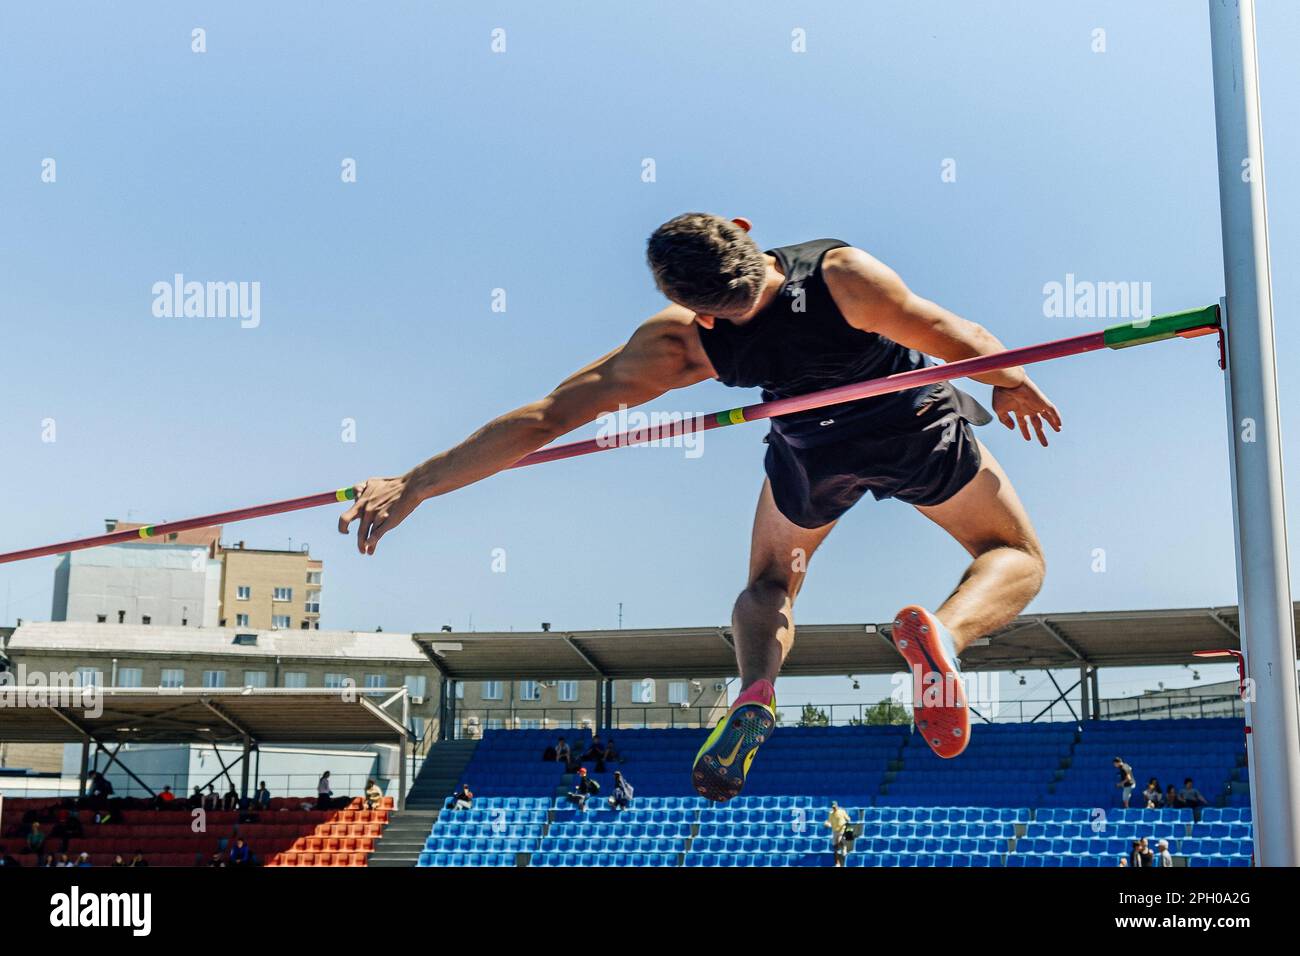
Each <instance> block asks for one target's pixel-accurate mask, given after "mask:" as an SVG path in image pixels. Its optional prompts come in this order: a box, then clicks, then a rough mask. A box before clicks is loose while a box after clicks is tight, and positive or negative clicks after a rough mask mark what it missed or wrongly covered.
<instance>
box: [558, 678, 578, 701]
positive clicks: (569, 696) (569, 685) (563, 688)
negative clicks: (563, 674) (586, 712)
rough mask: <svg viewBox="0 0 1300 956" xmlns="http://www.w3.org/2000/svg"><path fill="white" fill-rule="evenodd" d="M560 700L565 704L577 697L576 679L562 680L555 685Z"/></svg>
mask: <svg viewBox="0 0 1300 956" xmlns="http://www.w3.org/2000/svg"><path fill="white" fill-rule="evenodd" d="M556 690H557V692H558V695H559V698H560V700H562V701H563V702H564V703H566V704H571V703H573V702H574V701H575V700H577V699H578V682H577V681H576V680H562V681H560V682H559V683H558V684H557V685H556Z"/></svg>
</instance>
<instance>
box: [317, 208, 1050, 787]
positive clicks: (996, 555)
mask: <svg viewBox="0 0 1300 956" xmlns="http://www.w3.org/2000/svg"><path fill="white" fill-rule="evenodd" d="M749 229H750V223H749V222H748V221H746V220H744V219H734V220H730V221H728V220H726V219H722V218H720V217H718V216H712V215H706V214H703V213H687V214H685V215H682V216H678V217H677V218H675V219H672V220H670V221H669V222H667V223H665V224H664V225H662V226H660V227H659V228H658V229H656V230H655V232H654V234H653V235H652V236H651V237H650V242H649V249H648V259H649V264H650V268H651V270H652V271H653V272H654V276H655V281H656V283H657V284H658V286H659V289H660V291H662V292H663V293H664V295H665V296H667V297H668V299H670V300H671V302H672V304H671V305H669V306H668V307H667V308H665V309H664V310H662V311H661V312H659V313H658V314H656V315H654V316H651V317H650V318H649V319H648V320H646V321H645V322H644V323H643V324H642V325H641V327H640V328H638V329H637V330H636V331H635V332H634V333H633V334H632V337H631V338H630V339H628V341H627V343H626V344H625V345H623V346H621V347H619V348H617V349H615V350H614V351H612V352H610V353H609V354H608V355H605V356H604V357H602V358H599V359H597V360H596V361H594V362H592V363H591V364H590V365H587V366H586V367H585V368H582V369H580V370H579V371H577V372H575V373H574V374H573V375H571V376H569V377H568V378H567V379H565V380H564V381H563V382H561V383H560V384H559V385H558V386H557V387H556V388H555V389H554V390H553V391H552V392H551V393H550V394H549V395H547V396H546V397H545V398H543V399H541V400H540V401H537V402H533V403H531V404H528V405H525V406H523V407H522V408H517V409H515V410H514V411H512V412H507V413H506V414H504V415H502V416H501V417H499V418H497V419H495V420H493V421H491V422H489V423H488V424H487V425H485V426H483V427H482V428H480V429H479V430H478V431H477V432H475V433H474V434H473V435H471V436H470V437H469V438H467V439H465V440H464V441H463V442H461V443H460V444H459V445H456V446H455V447H454V448H451V449H449V450H447V451H445V452H443V453H441V454H439V455H435V456H434V457H433V458H430V459H429V460H428V461H426V462H425V463H424V464H422V465H419V466H417V467H416V468H413V469H412V470H411V471H409V472H408V473H407V474H405V475H402V476H401V477H397V478H371V479H369V480H368V481H366V482H364V483H362V484H360V485H358V486H357V492H358V493H357V498H356V500H355V501H354V502H353V504H352V507H350V508H349V509H348V510H347V511H346V512H345V513H344V514H343V515H342V516H341V517H340V518H339V531H340V532H342V533H343V534H347V533H348V531H349V528H350V526H351V524H352V522H353V521H358V522H359V525H358V528H357V548H358V550H359V551H360V552H361V553H362V554H374V553H375V547H376V545H378V543H379V540H380V539H381V538H382V537H383V536H384V535H385V534H387V533H388V532H389V531H391V530H392V529H393V528H395V527H397V525H398V524H399V523H400V522H401V521H403V520H404V519H405V518H406V516H407V515H409V514H410V513H411V512H412V511H413V510H415V508H416V506H417V505H419V504H420V503H421V502H422V501H424V500H426V499H428V498H433V497H436V496H438V495H444V494H446V493H447V492H449V491H455V490H456V489H457V488H461V487H463V486H465V485H468V484H471V483H473V482H476V481H479V480H481V479H483V478H486V477H488V476H489V475H493V474H495V473H496V472H498V471H501V470H502V469H504V468H506V467H508V466H509V465H511V464H513V463H514V462H516V461H518V460H519V459H520V458H522V457H523V456H524V455H526V454H528V453H530V452H532V451H535V450H537V449H538V448H541V447H542V446H543V445H546V444H548V443H550V442H551V441H552V440H554V439H556V438H559V437H560V436H561V435H564V434H566V433H568V432H570V431H572V430H573V429H575V428H577V427H579V426H580V425H583V424H585V423H587V422H590V421H592V420H594V419H596V418H597V417H599V416H600V415H601V414H603V413H606V412H610V411H614V410H616V409H618V408H619V406H629V407H630V406H635V405H640V404H642V403H644V402H648V401H650V400H651V399H654V398H658V397H659V396H660V395H662V394H664V393H665V392H667V391H670V390H671V389H675V388H685V387H686V386H688V385H694V384H695V383H696V382H700V381H703V380H704V379H707V378H716V379H718V380H720V381H721V382H723V383H724V384H726V385H735V386H739V387H742V388H753V387H760V388H762V389H763V398H764V400H771V399H775V398H784V397H786V396H790V395H801V394H805V393H807V392H813V391H818V390H820V389H825V388H830V387H832V386H835V385H844V384H846V383H848V382H857V381H862V380H864V379H871V378H878V377H880V376H883V375H892V374H894V373H896V372H905V371H908V370H910V369H915V368H921V367H924V366H926V365H928V364H929V362H928V360H927V359H926V358H925V356H927V355H932V356H936V357H938V358H941V359H943V360H944V361H949V362H951V361H955V360H958V359H965V358H971V357H973V356H977V355H987V354H989V353H991V352H998V351H1001V350H1002V344H1001V343H1000V342H999V341H998V340H997V339H996V338H994V337H993V336H992V335H991V334H990V333H989V332H987V331H986V330H985V329H983V328H982V327H981V326H979V325H976V324H975V323H974V322H969V321H967V320H965V319H962V318H960V317H958V316H956V315H954V314H953V313H951V312H949V311H948V310H946V309H944V308H941V307H940V306H938V305H936V304H935V303H933V302H929V301H927V300H925V299H923V298H921V297H920V296H918V295H916V294H914V293H912V292H911V291H910V290H909V289H908V288H907V286H905V285H904V284H903V282H902V280H901V279H900V278H899V277H898V275H897V274H895V273H894V272H893V271H892V270H891V269H890V268H889V267H888V266H886V265H884V264H883V263H881V262H879V261H877V260H876V259H874V258H872V257H871V256H870V255H868V254H867V253H865V252H863V251H862V250H861V249H855V248H853V247H852V246H849V245H847V244H846V243H843V242H839V241H837V240H833V239H818V240H814V241H812V242H804V243H800V244H798V245H793V246H784V247H781V248H778V249H770V250H768V251H767V252H763V251H762V250H760V249H759V248H758V246H757V245H756V244H755V243H754V241H753V239H751V238H750V236H749ZM975 378H976V380H977V381H979V382H982V383H984V384H986V385H991V386H993V403H992V404H993V408H994V411H995V412H996V413H997V415H998V418H999V419H1000V420H1001V421H1002V422H1003V424H1005V425H1006V426H1007V427H1008V428H1013V429H1014V428H1016V427H1019V429H1020V432H1021V434H1022V435H1023V436H1024V438H1025V440H1026V441H1028V440H1030V433H1031V430H1032V432H1033V433H1034V434H1036V435H1037V437H1038V440H1039V442H1041V443H1042V444H1043V445H1046V444H1047V438H1046V436H1045V433H1044V430H1043V422H1044V421H1046V422H1047V423H1048V424H1049V425H1050V426H1051V427H1052V428H1053V429H1055V430H1056V431H1060V427H1061V420H1060V416H1059V415H1058V414H1057V411H1056V409H1055V408H1054V407H1053V406H1052V403H1051V402H1049V401H1048V400H1047V398H1046V396H1044V395H1043V393H1042V392H1041V391H1039V389H1038V387H1037V386H1036V385H1034V383H1033V382H1032V381H1030V379H1029V376H1027V375H1026V374H1025V373H1024V371H1023V369H1020V368H1011V369H1004V370H1002V371H997V372H989V373H987V374H985V375H978V376H975ZM988 421H990V415H989V413H988V412H986V411H985V410H984V409H983V408H982V407H981V406H980V405H979V403H977V402H976V401H975V400H974V399H973V398H971V397H970V396H969V395H966V394H965V393H964V392H962V391H960V390H959V389H957V388H955V387H954V386H953V385H951V384H950V383H946V382H945V383H941V384H938V385H933V386H927V387H922V388H914V389H911V390H909V391H905V392H899V393H896V394H893V395H882V396H877V397H874V398H867V399H863V400H860V401H855V402H846V403H843V404H841V405H836V406H833V407H830V408H822V409H816V410H814V411H810V412H804V413H799V414H795V415H787V416H783V417H780V418H774V419H772V425H771V430H770V432H769V433H768V438H767V453H766V459H765V466H766V471H767V480H766V481H765V482H764V484H763V489H762V492H761V493H760V495H759V499H758V513H757V515H756V516H755V518H754V530H753V539H752V544H751V551H750V559H749V583H748V584H747V585H746V587H745V590H744V591H742V592H741V594H740V597H739V598H738V599H737V600H736V605H735V609H734V610H733V612H732V633H733V636H734V639H735V645H736V659H737V662H738V664H739V667H740V686H741V691H740V694H739V695H738V696H737V698H736V701H735V703H734V704H733V705H732V707H731V709H730V710H729V711H728V713H727V715H726V716H725V717H724V718H723V719H722V720H721V721H720V722H719V723H718V726H717V727H716V728H715V729H714V731H713V733H712V734H711V735H710V736H709V738H708V739H707V740H706V741H705V742H704V746H703V747H702V748H701V749H700V752H699V754H698V755H697V757H696V758H695V766H694V768H693V770H692V777H693V782H694V785H695V789H696V790H697V791H698V792H699V793H701V794H702V795H704V796H705V797H708V798H709V799H711V800H716V801H725V800H729V799H731V798H732V797H734V796H735V795H736V794H738V793H739V792H740V790H741V788H742V787H743V786H744V782H745V775H746V773H747V772H748V770H749V766H750V763H751V762H752V761H753V759H754V755H755V753H756V752H757V751H758V748H759V746H760V745H761V744H762V743H763V742H764V741H765V740H767V738H768V737H769V736H771V733H772V730H773V728H774V726H775V723H776V720H775V718H776V710H775V705H776V695H775V691H774V689H773V682H774V681H775V680H776V676H777V674H778V673H779V672H780V670H781V664H782V662H783V661H784V660H785V656H786V655H787V654H788V653H789V652H790V647H791V645H792V644H793V643H794V616H793V606H794V600H795V598H796V597H797V596H798V594H799V588H800V587H801V586H802V584H803V579H804V573H805V571H804V569H805V568H806V566H807V560H808V559H810V558H811V557H812V554H813V552H814V551H816V550H817V546H818V545H820V544H821V543H822V541H823V540H824V539H825V538H826V536H827V535H828V534H829V533H830V531H831V529H832V528H833V527H835V522H836V521H837V520H838V519H839V518H840V516H841V515H843V514H844V513H845V512H846V511H848V510H849V508H851V507H852V506H853V505H854V503H855V502H857V500H858V499H859V498H861V497H862V496H863V495H865V494H866V493H867V492H868V491H869V492H871V494H872V495H873V496H874V497H875V498H877V499H881V498H898V499H899V500H901V501H905V502H907V503H908V504H911V505H913V506H915V507H916V509H917V510H918V511H920V512H921V514H923V515H925V516H926V517H927V518H929V519H930V520H931V521H933V522H935V523H936V524H938V525H939V526H940V527H942V528H943V529H944V530H946V531H947V532H948V533H949V534H950V535H952V537H953V538H955V539H956V540H957V542H958V543H959V544H960V545H961V546H962V547H964V548H965V549H966V550H967V551H968V552H969V553H970V555H971V557H972V559H973V560H972V562H971V565H970V567H969V568H968V569H967V571H966V573H965V574H964V575H963V576H962V579H961V582H960V583H959V584H958V585H957V589H956V590H955V591H953V592H952V593H951V594H950V595H949V596H948V598H947V599H946V600H945V601H944V602H943V603H942V604H940V605H939V607H938V608H937V609H936V610H934V611H933V612H931V611H928V610H926V609H925V608H924V607H921V606H920V605H909V606H907V607H905V608H903V610H901V611H899V613H898V616H897V619H896V620H895V622H894V627H893V628H892V630H891V634H890V637H891V640H892V641H893V643H894V646H895V647H896V648H897V649H898V651H899V653H900V654H902V656H903V658H904V659H905V660H906V661H907V663H908V665H909V666H910V668H911V670H912V673H913V675H914V678H915V683H914V686H918V687H921V688H924V689H925V691H926V692H925V693H923V694H922V695H920V696H918V697H917V699H916V700H914V701H913V711H914V714H913V716H914V720H915V722H916V726H917V729H918V730H919V731H920V732H921V733H922V734H923V735H924V737H925V740H926V742H927V743H928V744H929V745H930V747H931V748H932V749H933V750H934V752H935V753H937V754H938V755H939V756H941V757H955V756H957V755H958V754H960V753H961V752H962V751H963V750H964V749H965V748H966V744H967V743H968V741H969V739H970V716H969V711H968V708H967V701H966V696H965V693H964V689H963V687H962V683H961V677H960V671H959V670H958V655H959V654H960V653H961V652H962V650H963V649H964V648H965V647H967V646H968V645H969V644H970V643H971V642H972V641H974V640H975V639H976V638H978V637H981V636H983V635H985V634H989V633H991V632H993V631H996V630H997V629H998V628H1000V627H1002V626H1003V625H1005V624H1007V623H1009V622H1010V621H1011V620H1013V619H1014V618H1015V617H1016V615H1018V614H1019V613H1020V612H1021V610H1023V609H1024V607H1025V605H1026V604H1028V603H1029V601H1030V599H1032V598H1033V596H1034V595H1035V594H1036V593H1037V592H1038V589H1039V586H1040V585H1041V584H1042V580H1043V570H1044V565H1043V555H1042V551H1041V549H1040V547H1039V544H1038V538H1037V536H1036V535H1035V534H1034V529H1033V527H1032V526H1031V525H1030V522H1029V517H1028V515H1027V514H1026V513H1025V509H1024V507H1023V506H1022V505H1021V503H1020V499H1019V498H1018V497H1017V496H1016V492H1015V490H1014V489H1013V488H1012V487H1011V482H1010V481H1009V480H1008V479H1007V476H1006V474H1005V473H1004V472H1003V470H1002V468H1001V467H1000V466H999V465H998V463H997V461H996V460H995V459H994V458H993V456H992V455H991V454H990V453H989V451H988V449H986V448H985V447H984V446H983V445H982V444H981V443H980V442H979V440H978V439H976V438H975V436H974V433H973V432H972V430H971V427H970V426H971V425H972V424H975V425H983V424H986V423H987V422H988Z"/></svg>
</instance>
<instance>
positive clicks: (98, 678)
mask: <svg viewBox="0 0 1300 956" xmlns="http://www.w3.org/2000/svg"><path fill="white" fill-rule="evenodd" d="M103 682H104V674H103V672H102V671H98V670H96V669H95V668H93V667H78V668H77V686H78V687H98V686H100V684H102V683H103Z"/></svg>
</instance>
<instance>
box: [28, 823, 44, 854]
mask: <svg viewBox="0 0 1300 956" xmlns="http://www.w3.org/2000/svg"><path fill="white" fill-rule="evenodd" d="M44 846H45V831H44V830H42V829H41V825H40V823H39V822H37V823H33V824H32V828H31V830H30V831H29V832H28V834H27V852H28V853H35V854H36V855H37V856H40V855H41V850H42V849H43V848H44Z"/></svg>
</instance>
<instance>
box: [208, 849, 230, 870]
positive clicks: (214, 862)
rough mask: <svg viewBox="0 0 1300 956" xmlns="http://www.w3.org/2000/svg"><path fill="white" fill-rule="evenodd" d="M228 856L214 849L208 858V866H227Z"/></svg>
mask: <svg viewBox="0 0 1300 956" xmlns="http://www.w3.org/2000/svg"><path fill="white" fill-rule="evenodd" d="M225 865H226V858H225V857H223V856H222V855H221V851H220V850H213V851H212V856H211V857H209V858H208V866H225Z"/></svg>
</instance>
